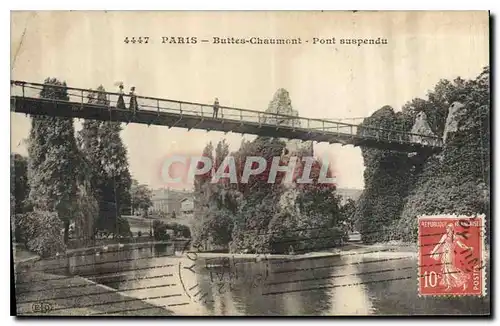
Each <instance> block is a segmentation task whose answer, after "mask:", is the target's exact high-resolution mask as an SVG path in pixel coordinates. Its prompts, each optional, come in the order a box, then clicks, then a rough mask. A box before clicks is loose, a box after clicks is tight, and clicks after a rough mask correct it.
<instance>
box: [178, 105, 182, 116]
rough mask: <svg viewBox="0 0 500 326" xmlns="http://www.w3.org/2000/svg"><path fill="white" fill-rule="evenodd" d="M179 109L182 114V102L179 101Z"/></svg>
mask: <svg viewBox="0 0 500 326" xmlns="http://www.w3.org/2000/svg"><path fill="white" fill-rule="evenodd" d="M179 111H180V113H181V114H182V103H180V102H179Z"/></svg>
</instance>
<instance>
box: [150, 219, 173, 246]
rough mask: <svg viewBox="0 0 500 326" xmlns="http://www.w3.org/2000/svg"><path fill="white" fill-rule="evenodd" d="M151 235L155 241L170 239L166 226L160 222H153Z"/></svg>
mask: <svg viewBox="0 0 500 326" xmlns="http://www.w3.org/2000/svg"><path fill="white" fill-rule="evenodd" d="M153 234H154V238H155V240H157V241H165V240H168V239H169V238H170V236H169V235H168V233H167V225H166V224H165V223H163V222H162V221H158V220H155V221H154V222H153Z"/></svg>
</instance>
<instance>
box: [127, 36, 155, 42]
mask: <svg viewBox="0 0 500 326" xmlns="http://www.w3.org/2000/svg"><path fill="white" fill-rule="evenodd" d="M123 42H124V43H125V44H129V43H132V44H136V43H139V44H142V43H144V44H148V43H149V36H139V37H135V36H132V37H128V36H127V37H125V39H124V40H123Z"/></svg>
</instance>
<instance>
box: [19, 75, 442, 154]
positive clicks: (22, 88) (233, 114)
mask: <svg viewBox="0 0 500 326" xmlns="http://www.w3.org/2000/svg"><path fill="white" fill-rule="evenodd" d="M44 87H45V90H46V91H47V90H48V91H52V92H59V93H61V92H66V93H67V95H68V97H67V99H57V100H51V99H45V100H47V101H55V102H69V103H71V104H72V105H74V106H77V105H82V106H83V105H84V104H87V103H92V104H93V105H96V106H101V107H103V109H105V108H111V107H113V108H117V104H118V99H119V96H120V93H113V92H99V91H97V90H92V89H82V88H75V87H68V86H55V85H44V84H39V83H28V82H20V81H11V96H20V97H27V98H40V92H41V90H42V89H44ZM121 95H122V97H123V100H124V102H125V106H126V108H128V109H129V108H130V105H131V104H130V100H131V96H130V95H129V94H121ZM92 97H93V98H92ZM135 98H136V100H137V104H138V109H139V110H141V111H149V112H151V113H159V112H167V113H173V114H178V115H183V116H196V117H199V118H202V119H204V118H213V113H214V109H213V106H212V105H208V104H202V103H193V102H185V101H176V100H169V99H161V98H154V97H146V96H138V95H135ZM217 119H220V120H221V121H238V122H240V123H257V124H259V125H268V126H269V125H270V126H274V127H276V128H277V129H279V128H292V129H300V130H302V131H304V132H321V133H328V134H332V133H333V134H337V135H339V136H347V137H360V138H363V139H374V140H378V141H385V142H397V143H420V144H424V145H428V146H442V141H441V139H440V138H438V137H434V136H429V135H420V134H411V133H407V132H404V131H399V130H389V129H381V128H375V127H370V126H362V125H356V124H350V123H344V122H336V121H331V120H321V119H310V118H303V117H299V116H292V115H284V114H277V113H270V112H263V111H253V110H248V109H241V108H234V107H225V106H220V108H219V112H218V115H217Z"/></svg>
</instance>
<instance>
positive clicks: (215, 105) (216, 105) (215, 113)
mask: <svg viewBox="0 0 500 326" xmlns="http://www.w3.org/2000/svg"><path fill="white" fill-rule="evenodd" d="M218 115H219V99H218V98H217V97H216V98H215V101H214V114H213V117H214V118H217V116H218Z"/></svg>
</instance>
